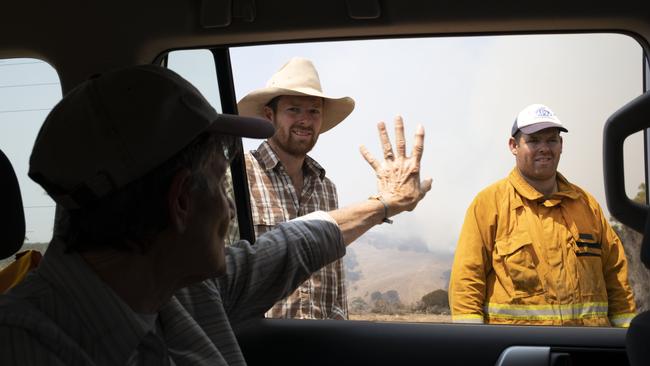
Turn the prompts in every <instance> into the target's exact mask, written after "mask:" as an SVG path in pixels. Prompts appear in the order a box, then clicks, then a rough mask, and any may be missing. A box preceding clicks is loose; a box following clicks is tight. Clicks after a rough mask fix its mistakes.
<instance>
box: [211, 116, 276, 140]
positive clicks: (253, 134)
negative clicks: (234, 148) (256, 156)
mask: <svg viewBox="0 0 650 366" xmlns="http://www.w3.org/2000/svg"><path fill="white" fill-rule="evenodd" d="M209 129H210V130H212V131H214V132H217V133H219V134H223V135H231V136H239V137H248V138H255V139H264V138H269V137H271V136H273V134H274V133H275V128H274V127H273V124H272V123H271V122H270V121H269V120H266V119H262V118H256V117H244V116H238V115H234V114H219V115H217V117H216V119H214V120H213V122H212V124H211V125H210V127H209Z"/></svg>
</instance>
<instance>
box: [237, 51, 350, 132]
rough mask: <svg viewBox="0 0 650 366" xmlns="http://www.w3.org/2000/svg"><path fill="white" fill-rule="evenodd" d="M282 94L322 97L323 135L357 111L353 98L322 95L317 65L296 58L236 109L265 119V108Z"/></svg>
mask: <svg viewBox="0 0 650 366" xmlns="http://www.w3.org/2000/svg"><path fill="white" fill-rule="evenodd" d="M280 95H296V96H313V97H321V98H323V124H322V127H321V131H320V133H323V132H325V131H327V130H329V129H330V128H332V127H334V126H336V125H337V124H338V123H339V122H341V121H343V120H344V119H345V118H346V117H347V116H348V115H349V114H350V113H352V110H353V109H354V100H353V99H352V98H350V97H342V98H336V97H331V96H327V95H325V94H323V89H322V88H321V86H320V79H319V78H318V72H317V71H316V68H315V67H314V64H312V62H311V61H309V60H308V59H306V58H300V57H294V58H292V59H291V60H289V62H287V63H286V64H284V66H282V68H280V70H278V71H277V72H276V73H275V74H273V76H271V79H269V81H268V82H267V83H266V87H265V88H262V89H257V90H254V91H252V92H250V93H248V95H246V96H245V97H243V98H242V99H241V100H240V101H239V103H237V109H238V110H239V114H240V115H242V116H251V117H253V116H254V117H261V118H266V116H265V115H264V106H266V105H267V104H268V103H269V102H270V101H271V99H273V98H275V97H277V96H280Z"/></svg>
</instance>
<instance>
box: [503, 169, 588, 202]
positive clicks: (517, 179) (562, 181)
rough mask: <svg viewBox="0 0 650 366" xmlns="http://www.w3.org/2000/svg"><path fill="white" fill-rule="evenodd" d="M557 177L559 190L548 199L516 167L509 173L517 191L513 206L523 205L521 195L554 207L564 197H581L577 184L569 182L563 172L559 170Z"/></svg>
mask: <svg viewBox="0 0 650 366" xmlns="http://www.w3.org/2000/svg"><path fill="white" fill-rule="evenodd" d="M556 179H557V185H558V191H557V192H555V193H553V195H552V196H551V197H549V198H548V199H544V195H543V194H542V193H540V192H539V191H537V190H536V189H535V188H533V186H531V185H530V184H529V183H528V182H527V181H526V179H524V177H522V176H521V173H520V172H519V169H517V167H514V168H513V169H512V171H511V172H510V175H508V181H509V182H510V184H512V186H513V187H514V189H515V192H516V193H517V194H515V197H511V198H513V202H514V203H515V204H514V205H513V206H514V207H513V208H517V207H520V206H522V205H523V202H522V201H521V197H523V198H525V199H527V200H529V201H541V203H542V204H543V205H544V206H547V207H553V206H555V205H558V204H560V203H561V202H562V200H563V199H564V198H567V199H571V200H574V199H578V198H579V197H580V193H579V192H578V190H576V188H575V186H574V185H573V184H571V183H569V181H568V180H567V179H566V178H565V177H564V176H563V175H562V174H560V172H557V178H556ZM513 193H514V192H513Z"/></svg>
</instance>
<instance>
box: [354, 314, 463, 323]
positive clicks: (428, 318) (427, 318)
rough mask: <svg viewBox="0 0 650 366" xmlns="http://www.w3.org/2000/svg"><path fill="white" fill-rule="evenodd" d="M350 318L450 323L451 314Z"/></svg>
mask: <svg viewBox="0 0 650 366" xmlns="http://www.w3.org/2000/svg"><path fill="white" fill-rule="evenodd" d="M350 320H365V321H372V322H406V323H451V315H440V314H393V315H390V314H375V313H368V314H350Z"/></svg>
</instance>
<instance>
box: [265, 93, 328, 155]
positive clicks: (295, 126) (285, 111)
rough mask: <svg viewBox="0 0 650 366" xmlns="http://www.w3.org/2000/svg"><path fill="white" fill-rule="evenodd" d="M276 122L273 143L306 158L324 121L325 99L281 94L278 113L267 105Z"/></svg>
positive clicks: (267, 113)
mask: <svg viewBox="0 0 650 366" xmlns="http://www.w3.org/2000/svg"><path fill="white" fill-rule="evenodd" d="M264 112H265V114H266V117H267V118H268V119H269V120H271V122H273V124H274V125H275V135H273V137H271V138H270V139H269V142H270V143H271V146H273V147H274V148H276V149H281V150H282V151H284V152H286V153H287V154H289V155H293V156H296V157H304V156H305V155H306V154H307V153H308V152H309V151H311V149H312V148H313V147H314V145H316V141H318V134H319V133H320V129H321V124H322V122H323V98H319V97H302V96H287V95H284V96H281V97H280V98H279V100H278V104H277V109H276V111H275V112H273V110H272V109H271V108H270V107H264Z"/></svg>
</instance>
